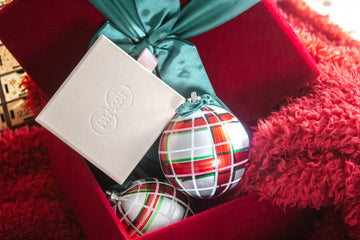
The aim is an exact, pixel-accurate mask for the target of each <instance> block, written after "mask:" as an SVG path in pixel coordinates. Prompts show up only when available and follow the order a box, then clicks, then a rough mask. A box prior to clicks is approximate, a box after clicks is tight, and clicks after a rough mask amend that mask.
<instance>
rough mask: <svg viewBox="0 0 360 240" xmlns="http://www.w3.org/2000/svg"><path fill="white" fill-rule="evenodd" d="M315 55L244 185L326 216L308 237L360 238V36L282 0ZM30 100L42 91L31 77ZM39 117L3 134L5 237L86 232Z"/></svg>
mask: <svg viewBox="0 0 360 240" xmlns="http://www.w3.org/2000/svg"><path fill="white" fill-rule="evenodd" d="M276 2H277V4H278V6H279V7H280V8H281V9H282V14H283V15H284V17H285V18H286V19H287V20H288V21H289V23H290V24H291V26H292V27H293V29H294V30H295V32H296V33H297V35H298V36H299V38H300V40H301V41H302V42H303V43H304V45H305V46H306V47H307V49H308V51H309V52H310V54H311V55H312V56H313V57H314V58H315V60H316V61H317V64H318V68H319V69H320V76H319V77H318V78H317V79H315V80H314V81H312V82H310V83H308V84H307V85H306V86H304V87H303V88H302V89H300V90H299V91H298V92H297V93H296V94H295V95H293V96H292V97H290V98H288V99H286V100H284V101H283V102H282V103H281V104H280V105H279V106H278V107H276V108H274V109H273V111H272V112H271V113H269V114H268V116H265V117H264V118H262V119H259V121H258V123H257V124H256V125H255V126H253V139H252V143H251V144H252V148H251V155H250V160H251V161H250V163H249V164H248V166H247V172H246V174H245V177H244V181H243V185H241V186H240V187H239V188H237V194H243V193H244V192H256V193H258V194H260V195H261V196H262V197H264V198H270V199H272V200H273V201H274V202H275V203H276V204H278V205H279V206H281V207H282V208H284V210H286V208H287V207H290V206H297V207H300V208H305V207H311V208H315V209H318V210H319V211H320V212H322V213H323V215H324V217H323V218H322V219H320V220H318V221H316V222H315V231H314V232H313V234H312V235H310V236H308V238H309V239H346V238H360V237H358V236H359V235H360V234H359V230H360V225H359V224H360V223H359V221H360V211H359V208H360V204H359V203H360V165H359V160H357V159H359V154H360V151H359V149H360V148H359V145H360V138H359V133H360V90H359V89H360V81H359V80H360V79H359V74H358V72H359V68H360V65H359V62H360V43H359V42H358V41H355V40H353V39H352V38H351V37H349V35H348V34H346V33H344V32H343V31H342V30H341V28H339V27H338V26H336V25H333V24H331V23H330V22H329V19H328V18H327V17H324V16H320V15H318V14H317V13H316V12H314V11H312V10H310V9H309V8H308V7H307V6H306V5H305V4H304V3H303V2H302V1H298V0H278V1H276ZM23 84H24V85H25V86H26V88H27V89H28V92H29V94H28V100H27V106H28V107H29V108H30V109H32V110H33V111H34V112H35V113H37V112H38V111H39V106H40V103H41V99H42V95H41V94H40V92H39V91H38V89H37V87H36V86H35V85H34V84H33V83H32V81H31V79H29V78H28V77H27V78H25V79H24V82H23ZM44 141H45V136H44V130H43V129H42V128H40V127H38V126H32V127H24V128H21V129H17V130H15V131H11V130H6V131H4V132H2V133H0V239H83V238H84V236H83V234H82V232H81V229H80V227H79V224H78V223H77V221H76V218H75V217H74V215H73V213H72V211H71V209H70V207H69V205H68V204H67V202H66V201H65V200H64V199H63V197H62V195H61V193H60V192H59V190H58V188H57V187H56V184H55V182H54V179H53V177H52V176H51V172H50V169H49V165H48V155H47V152H46V147H45V145H44Z"/></svg>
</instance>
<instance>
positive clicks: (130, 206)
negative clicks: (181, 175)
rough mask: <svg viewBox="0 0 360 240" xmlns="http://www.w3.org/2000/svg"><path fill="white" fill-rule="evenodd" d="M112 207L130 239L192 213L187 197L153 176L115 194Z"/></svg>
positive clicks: (135, 182)
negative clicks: (115, 199) (119, 193)
mask: <svg viewBox="0 0 360 240" xmlns="http://www.w3.org/2000/svg"><path fill="white" fill-rule="evenodd" d="M114 210H115V212H116V214H117V216H118V217H119V219H120V222H121V223H122V225H123V226H124V227H125V229H126V231H127V232H128V234H129V236H130V238H136V237H139V236H141V235H143V234H145V233H149V232H153V231H155V230H158V229H160V228H163V227H166V226H168V225H170V224H173V223H176V222H179V221H181V220H183V219H185V218H187V217H190V216H192V215H194V211H193V208H192V205H191V202H190V199H189V197H188V196H185V195H184V194H182V193H181V192H179V191H178V190H176V189H175V188H174V187H173V186H172V185H171V184H169V183H165V182H161V181H159V180H158V179H156V178H146V179H140V180H136V181H134V182H133V183H132V184H131V186H130V187H129V188H128V189H127V190H126V191H124V192H122V193H121V195H120V196H119V197H118V204H117V205H116V206H115V208H114Z"/></svg>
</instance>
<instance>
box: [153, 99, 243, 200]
mask: <svg viewBox="0 0 360 240" xmlns="http://www.w3.org/2000/svg"><path fill="white" fill-rule="evenodd" d="M234 126H235V127H234ZM233 129H235V130H236V132H233V131H230V130H233ZM236 134H237V135H239V136H236ZM207 138H208V139H207ZM239 138H240V139H241V141H240V142H239V141H238V139H239ZM209 139H210V140H209ZM234 139H235V140H234ZM248 148H249V140H248V136H247V134H246V132H245V129H244V128H243V126H242V125H241V123H240V122H239V121H238V119H237V118H236V117H235V116H233V115H232V114H231V113H229V112H227V111H226V110H224V109H221V108H218V107H213V106H208V107H204V108H202V109H200V110H198V111H197V112H195V113H193V115H192V116H188V117H185V118H183V117H180V116H175V117H174V119H173V120H172V121H171V122H170V123H169V125H168V126H167V127H166V128H165V130H164V132H163V135H162V137H161V140H160V146H159V157H160V161H161V166H162V168H163V172H164V174H165V176H166V177H167V178H168V179H169V181H170V182H171V183H172V184H173V185H174V186H175V187H176V188H178V189H179V190H181V191H183V192H185V193H187V194H189V195H191V196H194V197H198V198H209V197H213V196H217V195H220V194H222V193H224V192H226V191H227V190H228V189H230V188H232V187H233V186H234V185H236V184H237V183H238V181H239V180H240V179H241V177H242V174H243V171H244V169H243V168H244V164H245V163H246V162H247V159H248ZM206 179H208V180H206ZM204 182H206V183H205V184H204Z"/></svg>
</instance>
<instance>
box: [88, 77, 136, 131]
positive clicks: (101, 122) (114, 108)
mask: <svg viewBox="0 0 360 240" xmlns="http://www.w3.org/2000/svg"><path fill="white" fill-rule="evenodd" d="M132 98H133V94H132V92H131V90H130V88H128V87H126V86H124V85H120V84H119V85H116V86H114V87H111V88H109V89H108V90H107V92H106V95H105V103H104V105H103V106H102V107H99V108H97V109H96V110H95V111H94V112H93V114H92V115H91V117H90V127H91V129H92V130H94V132H96V133H98V134H101V135H108V134H110V133H112V132H113V131H114V130H115V129H116V128H117V127H118V122H119V120H118V117H119V115H120V114H121V113H122V112H123V111H124V110H126V109H128V108H129V107H130V105H131V103H132Z"/></svg>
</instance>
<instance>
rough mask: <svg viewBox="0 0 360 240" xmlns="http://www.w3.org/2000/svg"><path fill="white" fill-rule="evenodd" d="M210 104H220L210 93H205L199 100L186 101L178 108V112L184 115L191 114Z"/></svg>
mask: <svg viewBox="0 0 360 240" xmlns="http://www.w3.org/2000/svg"><path fill="white" fill-rule="evenodd" d="M209 105H219V104H218V103H217V102H216V101H215V100H214V99H213V98H212V97H211V96H210V95H209V94H204V95H202V96H201V97H200V99H199V100H197V101H195V102H184V103H183V104H181V106H180V107H178V108H177V109H176V113H177V114H179V115H180V116H182V117H186V116H189V115H190V114H192V113H193V112H196V111H197V110H199V109H201V108H203V107H206V106H209Z"/></svg>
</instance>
